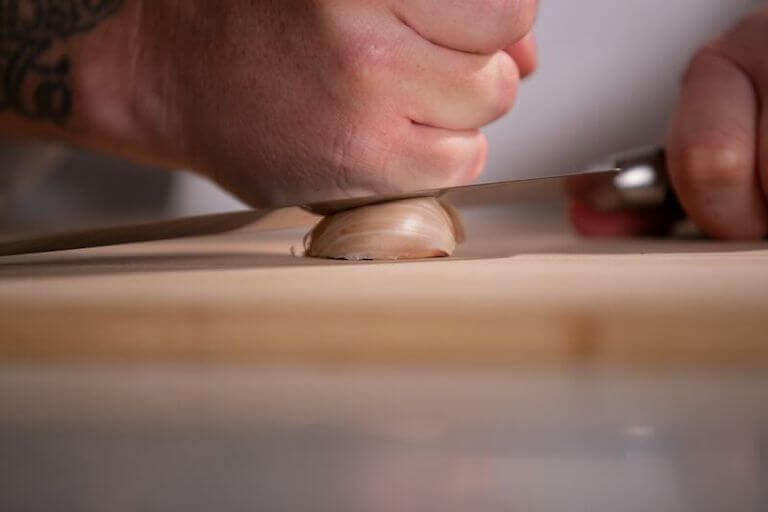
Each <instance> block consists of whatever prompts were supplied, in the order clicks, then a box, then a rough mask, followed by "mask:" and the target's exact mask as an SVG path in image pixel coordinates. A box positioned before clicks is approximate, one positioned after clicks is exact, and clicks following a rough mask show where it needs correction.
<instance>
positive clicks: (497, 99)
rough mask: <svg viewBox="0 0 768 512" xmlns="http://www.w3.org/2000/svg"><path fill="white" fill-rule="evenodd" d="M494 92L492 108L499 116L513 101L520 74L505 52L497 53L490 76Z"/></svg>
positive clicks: (504, 112) (505, 111) (508, 108)
mask: <svg viewBox="0 0 768 512" xmlns="http://www.w3.org/2000/svg"><path fill="white" fill-rule="evenodd" d="M492 80H493V86H492V87H493V90H494V91H495V93H494V108H495V115H496V117H501V116H503V115H504V114H506V113H507V112H509V111H510V109H511V108H512V106H513V105H514V103H515V97H516V96H517V87H518V84H519V81H520V75H519V72H518V70H517V65H515V62H514V61H513V60H512V58H511V57H510V56H509V55H508V54H507V53H505V52H500V53H499V54H498V66H497V68H496V72H495V73H494V76H493V77H492Z"/></svg>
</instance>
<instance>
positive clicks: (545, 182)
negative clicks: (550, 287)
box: [0, 151, 663, 256]
mask: <svg viewBox="0 0 768 512" xmlns="http://www.w3.org/2000/svg"><path fill="white" fill-rule="evenodd" d="M646 153H647V154H649V155H650V154H651V153H649V152H648V151H646ZM637 161H638V160H637V158H635V160H633V162H634V163H635V164H636V163H637ZM611 162H612V163H611V165H615V166H616V167H607V168H595V167H594V166H593V167H592V168H590V169H587V170H582V171H577V172H570V173H566V174H559V175H556V176H547V177H537V178H523V179H513V180H506V181H499V182H492V183H481V184H475V185H465V186H458V187H447V188H436V189H428V190H417V191H411V192H405V193H402V194H389V195H367V196H360V197H353V198H345V199H337V200H331V201H318V202H314V203H309V204H297V205H285V206H277V207H274V208H265V209H255V210H243V211H236V212H230V213H219V214H212V215H199V216H192V217H183V218H178V219H171V220H165V221H157V222H149V223H141V224H126V225H113V226H106V227H101V228H94V229H88V230H80V231H71V232H64V233H54V234H49V235H42V236H34V237H28V238H20V239H15V240H10V241H4V242H0V256H11V255H18V254H30V253H41V252H52V251H63V250H70V249H83V248H88V247H103V246H110V245H118V244H127V243H137V242H151V241H158V240H171V239H178V238H185V237H194V236H205V235H213V234H219V233H226V232H229V231H234V230H236V229H240V228H244V227H246V226H255V225H257V224H258V223H259V221H260V220H262V219H265V218H267V217H269V216H270V215H272V214H273V213H275V212H279V211H280V210H285V209H296V208H300V209H303V210H306V211H308V212H311V213H314V214H318V215H328V214H331V213H335V212H339V211H343V210H347V209H350V208H356V207H360V206H365V205H370V204H376V203H381V202H387V201H395V200H399V199H409V198H416V197H436V198H441V199H445V200H447V201H450V202H454V201H459V202H464V203H466V202H472V198H473V197H475V198H477V197H485V198H487V197H488V196H489V195H490V194H492V195H493V196H494V197H495V198H497V199H502V200H503V201H505V202H514V201H524V200H531V199H535V197H536V194H537V192H536V190H540V189H541V188H546V187H548V186H559V185H562V184H563V182H565V181H566V180H568V179H570V178H572V177H574V176H580V175H591V176H594V177H596V178H598V179H599V180H600V181H602V182H604V183H607V184H609V187H610V188H615V189H616V190H617V195H618V196H619V198H620V199H619V203H621V204H620V205H619V206H627V205H629V206H630V207H631V206H632V205H631V203H632V198H633V197H636V196H638V194H637V192H638V189H642V188H643V187H642V186H640V187H638V183H637V180H634V181H633V180H632V179H629V180H627V179H624V182H622V169H621V168H620V167H618V164H617V163H616V162H617V159H613V160H611ZM635 167H636V165H635V166H634V167H633V168H635ZM646 167H647V166H646ZM659 172H660V174H661V175H663V171H661V170H659ZM648 183H651V184H653V185H654V186H656V185H657V183H656V181H654V180H650V181H649V182H648ZM629 185H631V186H632V188H633V194H634V195H632V194H630V196H629V197H624V196H625V194H622V191H623V190H624V189H625V188H627V187H626V186H629ZM649 186H650V185H649ZM603 192H605V191H604V190H603ZM642 206H643V207H647V198H646V202H644V203H643V205H642Z"/></svg>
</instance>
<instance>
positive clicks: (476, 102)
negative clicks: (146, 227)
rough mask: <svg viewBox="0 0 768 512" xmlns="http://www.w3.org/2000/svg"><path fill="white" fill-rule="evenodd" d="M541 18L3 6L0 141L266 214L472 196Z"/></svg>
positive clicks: (365, 7) (465, 10) (150, 4)
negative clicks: (145, 167)
mask: <svg viewBox="0 0 768 512" xmlns="http://www.w3.org/2000/svg"><path fill="white" fill-rule="evenodd" d="M535 6H536V0H516V1H513V2H499V1H496V0H466V1H463V2H443V1H442V0H365V1H360V0H311V1H310V0H226V1H222V0H0V37H1V39H0V75H2V76H1V77H0V78H2V84H1V86H0V131H1V132H4V133H6V134H8V133H10V134H17V135H34V136H46V137H54V138H58V139H63V140H66V141H69V142H73V143H76V144H79V145H84V146H88V147H91V148H95V149H98V150H102V151H109V152H114V153H119V154H122V155H125V156H129V157H131V158H137V159H143V160H147V161H152V162H154V163H165V164H168V165H169V166H171V165H173V166H185V167H190V168H194V169H196V170H198V171H200V172H202V173H204V174H206V175H208V176H210V177H212V178H213V179H215V180H216V181H218V182H219V183H220V184H222V185H223V186H224V187H226V188H228V189H230V190H231V191H233V192H234V193H236V194H238V195H239V196H241V197H242V198H244V199H245V200H247V201H250V202H251V203H253V204H255V205H264V204H270V203H275V202H285V201H302V200H311V199H315V198H317V197H323V198H330V197H332V196H344V195H348V194H354V193H361V192H378V193H384V192H393V191H399V190H402V189H409V188H431V187H436V186H443V185H449V184H459V183H465V182H468V181H470V180H472V179H474V178H475V177H476V176H477V175H478V174H479V173H480V171H481V170H482V168H483V166H484V163H485V158H486V141H485V138H484V136H483V135H482V134H481V133H480V132H479V128H480V127H482V126H483V125H485V124H487V123H489V122H491V121H493V120H494V119H496V118H497V117H499V116H500V115H502V114H504V113H505V112H506V111H507V110H508V109H509V108H510V107H511V105H512V103H513V99H514V96H515V92H516V88H517V83H518V79H519V77H520V75H521V74H526V73H528V72H530V71H531V70H532V69H533V67H534V65H535V52H534V49H533V43H532V39H531V38H530V37H528V36H527V35H528V33H529V31H530V29H531V25H532V22H533V17H534V14H535ZM466 19H471V20H472V23H465V22H463V21H459V22H457V20H466Z"/></svg>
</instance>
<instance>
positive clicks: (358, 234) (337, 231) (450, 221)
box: [304, 197, 464, 260]
mask: <svg viewBox="0 0 768 512" xmlns="http://www.w3.org/2000/svg"><path fill="white" fill-rule="evenodd" d="M463 237H464V230H463V228H462V226H461V222H460V220H459V218H458V214H457V212H456V211H455V210H454V209H453V208H452V207H450V206H448V205H443V204H442V203H441V202H440V201H438V200H437V199H435V198H433V197H420V198H415V199H403V200H400V201H392V202H387V203H379V204H372V205H367V206H361V207H359V208H354V209H352V210H346V211H343V212H339V213H335V214H333V215H329V216H327V217H325V218H324V219H323V220H321V221H320V222H319V223H318V224H317V225H316V226H315V228H314V229H313V230H312V231H310V232H309V233H308V234H307V236H306V237H305V239H304V248H305V249H306V255H307V256H313V257H318V258H332V259H346V260H398V259H419V258H435V257H443V256H450V255H452V254H453V251H454V250H455V249H456V244H457V242H459V243H460V242H461V241H462V240H463Z"/></svg>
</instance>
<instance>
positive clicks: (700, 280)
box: [0, 204, 768, 367]
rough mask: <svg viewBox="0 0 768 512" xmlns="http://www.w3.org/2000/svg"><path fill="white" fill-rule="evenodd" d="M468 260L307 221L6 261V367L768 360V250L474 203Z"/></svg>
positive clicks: (1, 285) (0, 352) (2, 315)
mask: <svg viewBox="0 0 768 512" xmlns="http://www.w3.org/2000/svg"><path fill="white" fill-rule="evenodd" d="M466 221H467V227H468V233H469V239H468V241H467V243H466V245H465V246H463V247H462V248H461V250H460V251H459V252H458V253H457V254H456V256H455V257H453V258H449V259H442V260H431V261H417V262H401V263H375V262H361V263H348V262H335V261H324V260H312V259H305V258H300V257H295V256H292V255H291V247H294V248H296V249H299V248H300V245H301V238H302V236H303V234H304V232H305V231H306V230H307V226H309V225H310V224H311V222H313V219H311V218H308V217H307V218H303V219H300V222H299V223H303V224H305V227H300V228H298V229H266V230H265V228H269V226H264V225H262V226H258V227H249V228H244V229H241V230H239V231H236V232H232V233H229V234H226V235H216V236H209V237H201V238H192V239H186V240H178V241H164V242H151V243H144V244H132V245H123V246H116V247H108V248H97V249H82V250H75V251H67V252H61V253H51V254H40V255H27V256H16V257H5V258H0V361H2V360H6V361H48V360H52V361H94V360H99V361H114V362H125V361H136V362H143V361H224V362H241V361H246V362H269V363H290V364H295V363H299V364H304V363H306V364H315V363H333V364H376V365H391V364H396V365H466V366H503V365H521V364H524V365H555V366H559V365H571V364H579V365H584V364H587V365H603V366H622V365H628V366H633V367H634V366H638V365H641V366H658V365H690V366H702V365H707V366H713V365H714V366H721V365H730V366H733V365H737V366H745V367H747V366H751V367H754V366H758V367H768V322H766V319H768V245H766V244H765V243H754V244H725V243H717V242H712V241H703V240H687V241H686V240H614V241H585V240H579V239H578V238H577V237H575V236H574V235H573V234H571V232H570V231H569V229H568V227H567V226H566V225H565V223H564V222H563V220H562V211H560V208H559V207H557V206H556V205H552V204H547V205H543V206H541V205H539V206H536V205H527V206H526V205H523V206H517V207H515V208H499V207H495V208H485V209H483V208H475V209H472V210H471V211H469V212H468V213H467V216H466Z"/></svg>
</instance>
